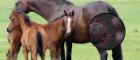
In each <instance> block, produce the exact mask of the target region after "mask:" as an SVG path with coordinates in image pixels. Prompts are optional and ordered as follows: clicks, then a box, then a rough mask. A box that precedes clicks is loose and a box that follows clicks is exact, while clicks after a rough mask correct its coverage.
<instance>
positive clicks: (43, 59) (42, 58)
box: [41, 49, 46, 60]
mask: <svg viewBox="0 0 140 60" xmlns="http://www.w3.org/2000/svg"><path fill="white" fill-rule="evenodd" d="M45 52H46V49H43V55H42V57H41V60H45Z"/></svg>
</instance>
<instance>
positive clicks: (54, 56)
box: [50, 46, 60, 60]
mask: <svg viewBox="0 0 140 60" xmlns="http://www.w3.org/2000/svg"><path fill="white" fill-rule="evenodd" d="M59 52H60V51H59V47H58V46H51V48H50V56H51V60H59Z"/></svg>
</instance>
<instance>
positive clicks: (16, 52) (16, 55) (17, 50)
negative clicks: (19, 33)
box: [14, 44, 21, 60]
mask: <svg viewBox="0 0 140 60" xmlns="http://www.w3.org/2000/svg"><path fill="white" fill-rule="evenodd" d="M20 47H21V44H17V45H16V47H15V53H14V60H17V57H18V53H19V51H20Z"/></svg>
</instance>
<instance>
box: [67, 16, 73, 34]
mask: <svg viewBox="0 0 140 60" xmlns="http://www.w3.org/2000/svg"><path fill="white" fill-rule="evenodd" d="M67 22H68V24H67V27H66V29H67V31H66V33H70V32H71V22H72V19H71V18H70V17H68V21H67Z"/></svg>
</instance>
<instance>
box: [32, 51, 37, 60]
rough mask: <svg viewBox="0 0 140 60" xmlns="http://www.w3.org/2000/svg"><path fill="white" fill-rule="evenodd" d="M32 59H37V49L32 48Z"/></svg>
mask: <svg viewBox="0 0 140 60" xmlns="http://www.w3.org/2000/svg"><path fill="white" fill-rule="evenodd" d="M31 60H37V51H36V49H32V51H31Z"/></svg>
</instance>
